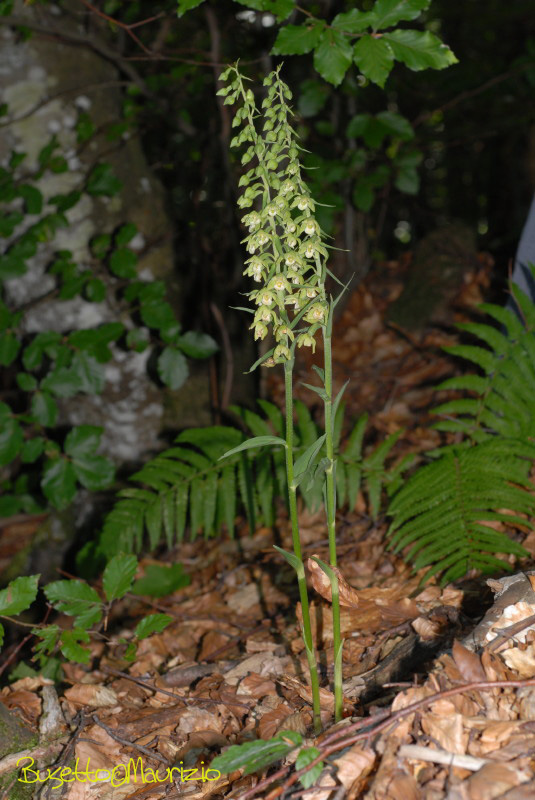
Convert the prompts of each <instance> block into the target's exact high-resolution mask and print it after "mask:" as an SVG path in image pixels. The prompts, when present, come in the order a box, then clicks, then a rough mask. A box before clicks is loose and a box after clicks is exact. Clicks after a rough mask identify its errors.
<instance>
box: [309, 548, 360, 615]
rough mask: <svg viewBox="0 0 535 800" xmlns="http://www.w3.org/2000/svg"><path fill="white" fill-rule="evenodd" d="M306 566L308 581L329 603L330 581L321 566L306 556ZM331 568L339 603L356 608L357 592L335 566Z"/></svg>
mask: <svg viewBox="0 0 535 800" xmlns="http://www.w3.org/2000/svg"><path fill="white" fill-rule="evenodd" d="M313 558H318V556H313ZM306 567H307V569H308V571H309V574H310V583H311V584H312V586H313V587H314V589H315V590H316V592H317V593H318V594H319V595H321V596H322V597H323V598H324V600H328V601H329V603H332V590H331V582H330V580H329V578H328V577H327V575H326V574H325V573H324V571H323V570H322V568H321V567H320V566H319V564H317V563H316V562H315V561H313V560H312V558H307V560H306ZM331 569H332V571H333V572H334V574H335V575H336V577H337V578H338V593H339V596H340V605H341V606H343V607H344V608H357V606H358V605H359V593H358V592H357V590H356V589H353V587H352V586H350V585H349V583H348V582H347V581H346V579H345V578H344V576H343V575H342V573H341V572H340V570H339V569H338V568H337V567H331Z"/></svg>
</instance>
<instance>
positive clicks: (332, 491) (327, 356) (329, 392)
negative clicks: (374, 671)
mask: <svg viewBox="0 0 535 800" xmlns="http://www.w3.org/2000/svg"><path fill="white" fill-rule="evenodd" d="M332 313H333V309H332V305H331V306H330V308H329V318H328V320H327V325H326V326H325V327H324V328H323V354H324V370H325V401H324V407H325V450H326V456H327V459H328V461H329V463H328V465H327V468H326V470H325V474H326V491H325V495H326V502H325V506H326V508H325V511H326V514H327V531H328V536H329V560H330V562H331V566H332V567H336V471H335V470H336V464H335V458H334V419H333V381H332V348H331V335H332ZM332 614H333V648H334V718H335V722H339V721H340V720H341V719H342V713H343V697H342V647H343V642H342V636H341V633H340V597H339V594H338V582H337V587H336V592H334V591H333V593H332Z"/></svg>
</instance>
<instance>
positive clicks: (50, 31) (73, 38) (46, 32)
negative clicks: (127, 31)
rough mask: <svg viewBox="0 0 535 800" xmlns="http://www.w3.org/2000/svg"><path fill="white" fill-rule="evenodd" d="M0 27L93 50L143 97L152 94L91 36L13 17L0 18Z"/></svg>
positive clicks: (121, 60)
mask: <svg viewBox="0 0 535 800" xmlns="http://www.w3.org/2000/svg"><path fill="white" fill-rule="evenodd" d="M0 25H8V26H10V27H12V28H17V27H21V28H28V29H29V30H31V31H35V32H36V33H41V34H43V36H51V37H53V38H55V39H58V40H59V41H61V42H65V43H66V44H76V45H82V46H84V47H89V48H90V49H91V50H94V52H95V53H97V54H98V55H100V56H102V58H104V59H105V60H106V61H111V62H112V64H115V66H116V67H117V69H118V70H119V71H120V72H123V73H125V75H128V77H129V78H130V79H131V80H132V82H133V83H135V84H136V86H138V88H139V89H140V90H141V93H142V94H143V95H145V97H152V92H150V91H149V89H148V88H147V85H146V83H145V81H144V80H143V79H142V78H141V76H140V75H138V73H137V71H136V70H135V69H134V67H132V66H131V65H130V64H128V63H127V59H124V58H121V56H120V55H117V53H116V52H115V50H112V49H111V48H108V47H106V45H104V44H102V42H100V41H98V40H96V39H94V38H92V37H91V36H87V34H85V33H84V34H79V33H74V32H71V31H69V32H66V31H62V30H59V29H58V28H49V27H48V26H47V25H43V24H42V23H41V22H38V21H36V20H32V19H29V18H26V17H19V16H14V15H12V16H9V17H0Z"/></svg>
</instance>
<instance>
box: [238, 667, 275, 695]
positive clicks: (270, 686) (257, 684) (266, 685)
mask: <svg viewBox="0 0 535 800" xmlns="http://www.w3.org/2000/svg"><path fill="white" fill-rule="evenodd" d="M238 691H239V692H240V693H241V694H249V695H251V697H255V698H256V699H257V700H261V699H262V698H263V697H265V696H266V695H270V694H271V695H274V694H276V691H277V687H276V686H275V682H274V681H272V680H270V678H266V677H265V676H263V675H259V674H258V673H257V672H251V673H250V674H249V675H246V677H245V678H244V679H243V680H242V681H240V684H239V687H238Z"/></svg>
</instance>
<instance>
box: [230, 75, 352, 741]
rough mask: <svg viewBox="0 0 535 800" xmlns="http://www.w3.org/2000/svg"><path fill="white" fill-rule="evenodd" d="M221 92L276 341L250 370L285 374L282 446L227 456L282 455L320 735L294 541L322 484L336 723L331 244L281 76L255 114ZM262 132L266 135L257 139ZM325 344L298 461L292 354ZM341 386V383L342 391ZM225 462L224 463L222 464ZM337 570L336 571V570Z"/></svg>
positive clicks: (265, 314)
mask: <svg viewBox="0 0 535 800" xmlns="http://www.w3.org/2000/svg"><path fill="white" fill-rule="evenodd" d="M221 81H223V82H224V83H225V84H226V85H225V86H224V87H223V88H222V89H220V91H219V94H220V95H222V96H224V97H225V100H224V102H225V104H227V105H236V106H237V111H236V113H235V116H234V120H233V127H234V128H240V130H239V132H238V133H237V135H236V136H234V138H233V139H232V141H231V147H240V146H245V147H246V149H245V152H244V153H243V156H242V160H241V161H242V165H244V166H246V165H250V164H252V166H250V168H249V169H248V171H246V172H245V173H244V174H243V175H242V176H241V178H240V182H239V186H240V187H243V193H242V195H241V197H240V198H239V200H238V205H239V207H240V208H242V209H252V210H250V211H247V213H246V214H245V215H244V217H243V218H242V222H243V224H244V225H245V227H246V228H247V230H248V235H247V236H246V238H245V239H244V243H245V245H246V249H247V252H248V253H249V258H248V259H247V260H246V262H245V264H246V268H245V271H244V274H245V275H246V276H249V277H251V278H252V279H253V281H254V282H255V283H256V284H258V287H257V288H255V289H253V290H252V291H250V292H249V293H248V295H247V296H248V297H249V299H250V301H251V303H252V305H253V308H247V309H243V310H245V311H248V312H250V313H251V314H252V315H253V321H252V324H251V326H250V327H251V329H252V330H253V331H254V337H255V339H257V340H263V339H265V338H266V337H267V336H268V334H271V335H272V337H273V340H274V341H273V347H272V348H271V349H270V350H269V351H268V352H267V353H265V354H264V355H263V356H262V357H261V358H260V359H258V361H257V362H256V363H255V364H254V365H253V367H252V369H255V368H256V367H257V366H259V365H262V366H266V367H272V366H275V365H278V364H281V365H282V366H283V368H284V375H285V397H286V400H285V412H286V426H285V434H286V435H285V438H282V437H278V436H256V437H254V438H252V439H248V440H247V441H246V442H243V443H242V444H241V445H240V446H239V447H236V448H234V449H233V450H230V451H228V453H226V454H225V455H226V456H228V455H230V454H232V453H236V452H238V451H239V450H245V449H250V448H257V447H264V446H273V445H277V446H283V447H284V448H285V455H286V477H287V483H288V497H289V512H290V521H291V527H292V541H293V553H289V552H286V551H284V550H282V549H281V548H276V549H277V550H278V551H279V552H280V553H281V554H282V555H283V556H284V558H285V559H286V560H287V561H288V563H289V564H291V566H292V567H293V568H294V569H295V571H296V573H297V581H298V585H299V597H300V601H301V609H302V620H303V622H302V627H303V640H304V645H305V651H306V656H307V661H308V667H309V672H310V686H311V691H312V700H313V716H314V727H315V729H316V731H319V730H320V728H321V719H320V696H319V678H318V669H317V659H316V653H315V648H314V642H313V637H312V627H311V623H310V611H309V601H308V592H307V584H306V576H305V567H304V564H303V559H302V547H301V540H300V535H299V520H298V513H297V488H298V486H299V485H300V484H304V485H305V486H307V485H311V484H312V483H313V482H315V481H317V480H323V482H324V499H325V509H326V516H327V527H328V535H329V560H330V566H329V565H327V564H325V563H323V562H322V561H320V560H319V559H315V560H316V561H317V563H318V564H319V566H320V567H321V568H322V569H323V571H324V572H325V573H326V575H327V576H328V578H329V581H330V583H331V590H332V613H333V629H334V694H335V719H336V721H338V720H339V719H341V717H342V648H343V642H342V639H341V635H340V604H339V596H338V578H337V571H336V484H335V478H336V472H335V470H336V461H335V457H334V418H335V414H336V410H337V407H338V404H339V402H340V400H341V397H342V394H343V391H344V389H345V386H344V387H343V388H342V390H341V391H340V392H339V393H338V395H337V397H336V398H335V399H333V385H332V355H331V337H332V320H333V310H334V307H335V305H336V302H337V299H333V298H332V297H331V296H330V295H329V294H328V292H327V288H326V281H327V276H331V278H333V279H334V280H336V278H334V276H333V275H332V273H331V272H330V271H329V270H328V269H327V258H328V246H327V245H326V243H325V238H326V237H325V234H324V233H323V231H322V230H321V228H320V226H319V224H318V222H317V219H316V217H315V202H314V199H313V198H312V196H311V194H310V191H309V189H308V186H307V184H306V181H305V180H304V178H303V174H302V173H303V168H302V166H301V162H300V158H299V155H300V150H301V148H300V146H299V144H298V141H297V135H296V132H295V130H294V129H293V128H292V125H291V119H292V116H293V115H292V110H291V108H290V106H289V101H290V100H291V99H292V93H291V91H290V89H289V88H288V86H287V85H286V84H285V83H284V81H283V80H282V78H281V76H280V67H278V68H277V69H276V70H275V71H273V72H272V73H271V74H270V75H268V77H267V78H266V79H265V81H264V86H265V87H266V90H267V94H266V97H265V99H264V100H263V102H262V112H259V111H258V109H257V107H256V103H255V97H254V94H253V91H252V90H251V89H250V88H248V86H247V82H248V79H247V78H246V77H245V76H243V75H242V74H241V73H240V71H239V68H238V66H237V65H236V66H231V67H229V68H228V69H227V70H225V71H224V72H223V74H222V75H221ZM260 125H262V130H261V132H259V128H260ZM318 335H321V336H322V337H323V356H324V366H323V369H320V368H319V367H316V368H315V369H316V372H317V373H318V375H319V377H320V379H321V386H311V385H308V384H307V386H308V388H309V389H311V390H312V391H314V392H316V394H318V395H319V396H320V397H321V398H322V400H323V403H324V410H325V432H324V433H323V434H322V435H321V436H319V437H318V438H317V440H316V441H315V442H313V443H312V444H311V445H310V446H309V447H308V448H307V450H306V451H305V452H304V453H303V454H302V455H300V456H299V458H298V459H297V460H294V421H293V411H294V407H293V369H294V363H295V353H296V348H297V347H310V348H312V351H314V350H315V347H316V337H317V336H318ZM346 385H347V384H346ZM223 457H225V456H223ZM333 568H334V569H333Z"/></svg>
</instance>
